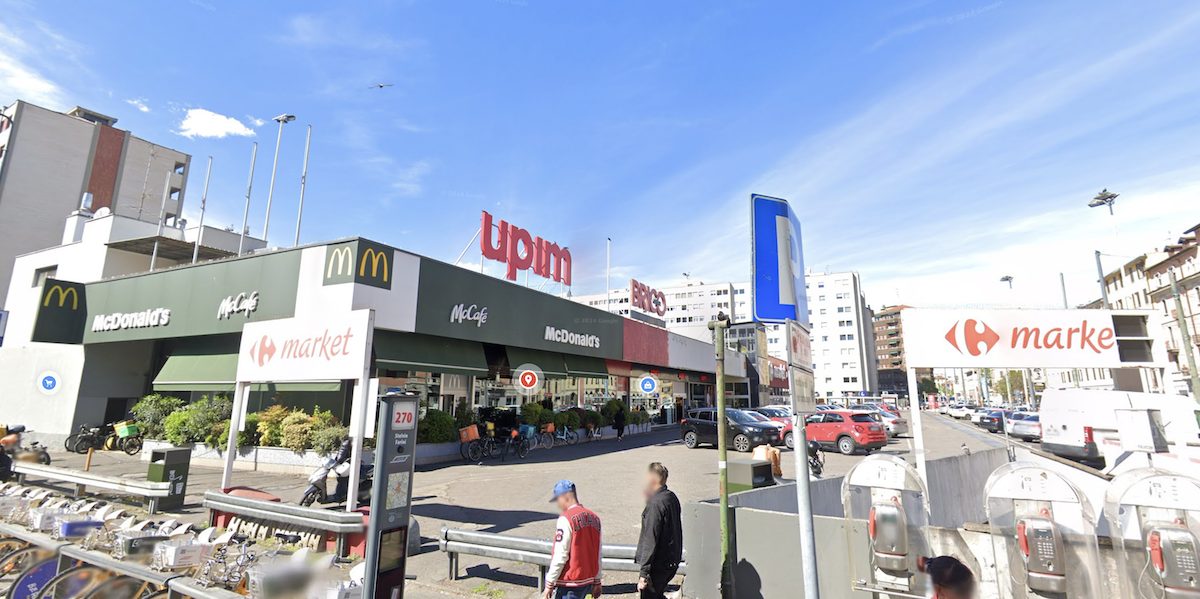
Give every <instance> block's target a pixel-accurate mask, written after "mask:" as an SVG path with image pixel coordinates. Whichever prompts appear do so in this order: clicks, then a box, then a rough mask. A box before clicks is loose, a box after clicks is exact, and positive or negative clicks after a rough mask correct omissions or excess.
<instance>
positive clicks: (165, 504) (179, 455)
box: [146, 447, 192, 510]
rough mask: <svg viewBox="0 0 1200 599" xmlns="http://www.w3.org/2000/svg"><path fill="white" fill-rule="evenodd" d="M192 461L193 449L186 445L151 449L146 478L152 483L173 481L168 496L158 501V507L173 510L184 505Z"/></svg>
mask: <svg viewBox="0 0 1200 599" xmlns="http://www.w3.org/2000/svg"><path fill="white" fill-rule="evenodd" d="M191 463H192V450H191V449H188V448H186V447H172V448H170V449H154V450H151V451H150V469H149V470H148V471H147V472H146V480H148V481H150V482H152V483H171V490H170V491H169V492H168V494H167V496H166V497H163V498H162V499H160V500H159V501H158V509H160V510H172V509H179V508H181V507H183V498H184V496H185V495H187V480H188V468H189V467H190V466H191Z"/></svg>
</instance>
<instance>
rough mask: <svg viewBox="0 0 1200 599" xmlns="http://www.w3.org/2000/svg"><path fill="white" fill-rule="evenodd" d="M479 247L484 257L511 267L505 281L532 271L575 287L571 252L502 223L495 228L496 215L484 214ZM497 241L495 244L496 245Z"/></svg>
mask: <svg viewBox="0 0 1200 599" xmlns="http://www.w3.org/2000/svg"><path fill="white" fill-rule="evenodd" d="M480 231H481V235H480V236H479V247H480V249H482V250H483V257H484V258H487V259H489V260H495V261H497V262H501V263H504V264H507V265H508V270H507V271H506V272H505V277H506V278H507V279H508V280H510V281H515V280H517V271H521V270H532V271H533V274H536V275H538V276H539V277H545V278H547V279H553V280H555V281H558V282H561V283H563V284H564V285H570V284H571V252H570V251H569V250H567V248H565V247H559V246H558V244H557V243H551V242H550V241H547V240H545V239H542V238H541V237H535V236H533V235H530V234H529V231H526V230H525V229H522V228H520V227H518V226H515V225H513V224H510V223H509V222H508V221H504V220H501V221H500V224H499V225H493V224H492V215H491V214H488V212H487V211H486V210H484V211H483V222H482V224H481V225H480ZM493 240H494V241H493Z"/></svg>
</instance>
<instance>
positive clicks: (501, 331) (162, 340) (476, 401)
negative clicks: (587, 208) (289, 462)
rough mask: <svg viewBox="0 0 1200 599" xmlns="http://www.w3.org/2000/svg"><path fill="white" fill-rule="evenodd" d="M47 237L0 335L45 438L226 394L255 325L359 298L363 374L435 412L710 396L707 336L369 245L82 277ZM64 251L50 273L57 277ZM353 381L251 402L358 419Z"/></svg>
mask: <svg viewBox="0 0 1200 599" xmlns="http://www.w3.org/2000/svg"><path fill="white" fill-rule="evenodd" d="M85 242H86V240H85ZM111 245H112V244H111V243H110V244H108V246H109V247H111ZM62 247H65V246H62ZM58 249H61V247H60V248H58ZM55 250H56V248H51V249H49V250H46V251H45V253H44V254H38V253H35V254H33V255H30V256H26V257H22V258H19V259H18V260H17V263H16V267H15V269H14V275H13V280H12V281H11V282H10V293H9V296H8V302H7V305H6V306H5V308H6V309H7V311H8V312H9V313H10V316H11V318H10V322H9V326H8V330H7V333H6V336H5V339H4V345H3V346H2V347H0V398H2V399H0V401H2V402H3V404H4V409H5V418H6V420H7V421H8V422H10V423H21V424H25V425H26V426H28V427H29V428H30V429H31V430H33V431H37V432H38V433H41V434H42V435H45V436H47V437H53V436H65V435H66V434H68V433H69V432H70V431H72V430H74V429H76V428H78V427H79V426H80V425H81V424H84V423H92V424H97V423H102V422H113V421H116V420H119V419H121V418H123V417H124V416H125V415H126V414H127V413H128V410H129V408H130V407H131V406H132V405H133V404H134V403H135V402H136V401H137V400H138V399H139V398H141V397H143V396H145V395H147V394H150V393H161V394H169V395H173V396H177V397H180V398H182V399H185V400H193V401H194V400H195V399H198V398H199V397H201V396H203V395H213V394H230V393H232V392H233V390H234V388H235V384H236V376H237V370H238V368H239V360H245V359H247V358H246V356H241V355H240V353H243V352H242V350H241V349H240V348H242V335H243V330H244V328H245V327H246V326H247V325H250V324H254V323H264V322H267V321H275V320H280V319H292V318H306V319H308V320H313V319H316V320H318V321H319V320H320V319H329V320H330V321H336V320H337V319H338V318H339V317H340V316H344V315H348V314H350V313H352V312H355V311H364V310H369V311H370V313H371V314H372V318H371V322H372V324H371V327H372V329H371V334H370V335H369V336H368V337H369V340H368V342H369V348H370V351H369V369H370V375H371V377H372V378H377V379H378V381H379V385H380V388H381V389H382V390H386V389H408V390H413V391H417V392H419V393H421V394H422V397H423V398H424V400H425V405H426V406H428V407H436V408H440V409H443V410H446V411H454V410H458V409H463V407H472V408H479V407H485V406H489V407H497V408H514V409H515V408H518V407H519V406H520V405H521V404H522V403H524V402H527V401H541V402H552V403H553V404H554V406H555V407H556V408H560V409H561V408H566V407H573V406H582V407H594V406H598V405H602V404H603V403H604V402H605V401H607V400H608V399H613V398H615V399H622V400H625V401H627V402H628V401H630V400H632V399H635V398H636V399H637V400H638V402H639V403H638V405H641V406H644V407H646V408H648V409H649V411H651V412H652V413H657V412H660V411H664V412H665V413H664V418H671V417H673V416H674V415H675V414H677V413H678V410H679V409H681V408H684V407H690V406H697V405H705V404H708V403H709V402H711V401H713V398H714V390H713V384H714V379H715V377H714V370H715V369H714V360H713V356H714V351H713V348H712V345H711V344H707V343H704V342H701V341H697V340H694V339H690V338H687V337H683V336H679V335H676V334H673V333H669V332H668V331H666V330H665V329H661V328H658V327H654V326H652V325H650V324H646V323H643V322H640V321H636V320H631V319H627V318H624V317H622V316H619V315H613V314H609V313H607V312H604V311H603V310H599V309H596V308H592V307H589V306H586V305H583V304H579V303H576V302H574V301H571V300H569V299H566V298H561V297H557V296H554V295H550V294H547V293H543V292H540V291H537V290H534V289H530V288H527V287H524V286H522V285H519V284H516V283H512V282H509V281H506V280H502V279H497V278H493V277H490V276H486V275H483V274H480V273H478V272H475V271H471V270H466V269H463V268H459V267H456V266H453V265H450V264H447V263H444V262H441V261H438V260H434V259H431V258H427V257H423V256H419V255H416V254H413V253H410V252H407V251H404V250H402V249H398V248H394V247H391V246H388V245H386V244H383V243H380V242H377V241H372V240H368V239H363V238H351V239H344V240H338V241H334V242H329V243H320V244H312V245H307V246H301V247H296V248H289V249H279V250H257V251H254V252H251V253H248V254H244V255H242V256H236V255H233V256H228V257H223V258H215V259H210V260H207V261H199V262H198V263H195V264H186V263H185V264H175V265H171V266H168V267H166V268H161V269H157V270H154V271H150V272H132V273H129V274H123V275H120V276H113V277H109V278H100V277H95V279H98V280H86V277H78V278H82V279H85V280H75V281H72V280H68V278H67V277H66V276H64V275H62V274H61V273H64V272H66V271H68V270H69V269H65V268H64V267H63V264H62V262H61V261H60V258H59V257H58V256H59V254H55V253H54V252H55ZM96 251H97V252H100V253H103V251H104V247H99V248H97V249H96ZM39 261H40V262H39ZM55 261H58V262H57V264H58V267H57V271H56V272H47V271H46V268H47V266H45V264H48V263H55ZM114 263H115V261H114ZM141 269H144V267H141ZM103 270H105V271H111V269H110V268H109V265H106V266H104V268H103ZM39 273H42V275H41V276H39ZM29 281H33V282H34V285H33V286H32V287H31V286H29ZM355 339H356V342H359V341H360V340H358V339H357V337H356V338H355ZM318 345H320V344H318ZM274 347H275V346H272V347H271V351H272V352H274V351H275V349H274ZM285 349H286V348H283V347H282V346H280V351H285ZM325 349H326V348H325V346H323V345H321V346H320V351H325ZM264 351H265V350H264ZM260 357H261V356H260ZM518 369H533V370H535V371H536V372H537V373H538V379H539V386H538V388H537V390H536V393H533V394H530V393H529V390H528V389H519V388H518V384H517V383H516V382H515V381H514V372H516V371H518ZM726 372H727V376H729V377H730V379H731V380H739V379H740V378H741V377H744V376H745V365H744V359H743V358H742V356H740V355H739V354H737V353H735V352H731V353H730V354H729V355H728V357H727V360H726ZM646 375H652V376H654V377H656V379H657V380H658V382H659V385H658V388H657V391H656V392H655V393H653V394H650V395H647V394H641V393H640V391H639V390H638V386H637V385H636V384H635V385H632V388H633V390H632V393H631V384H630V381H631V380H632V381H635V382H636V381H638V380H640V379H641V378H642V377H644V376H646ZM356 384H357V383H356V382H355V379H344V380H338V379H330V380H306V381H303V382H295V381H280V382H263V383H256V384H255V385H253V387H252V388H251V389H250V391H249V392H248V397H247V399H246V402H247V403H246V405H247V406H248V410H249V411H251V412H254V411H259V410H263V409H266V408H267V407H270V406H272V405H284V406H287V407H296V408H302V409H305V410H308V411H311V410H312V409H313V408H315V407H320V408H322V409H326V410H330V411H332V412H333V413H334V414H335V415H336V416H338V417H340V418H342V419H343V421H348V420H349V412H350V405H351V402H352V401H353V396H354V387H355V385H356Z"/></svg>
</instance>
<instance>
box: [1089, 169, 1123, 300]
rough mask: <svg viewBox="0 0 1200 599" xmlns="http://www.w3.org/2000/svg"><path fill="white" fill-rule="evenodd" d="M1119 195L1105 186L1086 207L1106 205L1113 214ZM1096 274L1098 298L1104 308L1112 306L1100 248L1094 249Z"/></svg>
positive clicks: (1109, 213) (1109, 212) (1112, 214)
mask: <svg viewBox="0 0 1200 599" xmlns="http://www.w3.org/2000/svg"><path fill="white" fill-rule="evenodd" d="M1120 195H1121V194H1119V193H1113V192H1111V191H1109V190H1108V188H1107V187H1106V188H1104V189H1102V190H1100V193H1098V194H1096V197H1094V198H1092V199H1091V201H1089V202H1088V208H1099V207H1101V206H1107V207H1108V215H1109V216H1115V215H1116V213H1115V212H1113V204H1115V203H1116V201H1117V197H1118V196H1120ZM1113 222H1116V221H1113ZM1113 233H1114V237H1115V234H1116V229H1115V228H1114V229H1113ZM1096 274H1097V275H1099V277H1100V300H1101V301H1102V302H1103V303H1104V309H1105V310H1108V309H1109V308H1111V307H1112V306H1111V305H1109V303H1108V285H1106V284H1105V282H1104V266H1103V265H1102V264H1101V263H1100V250H1096Z"/></svg>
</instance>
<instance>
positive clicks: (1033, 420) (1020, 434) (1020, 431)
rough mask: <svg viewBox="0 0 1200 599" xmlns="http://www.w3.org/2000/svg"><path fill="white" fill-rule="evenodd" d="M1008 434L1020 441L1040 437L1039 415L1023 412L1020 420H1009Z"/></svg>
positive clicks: (1040, 424)
mask: <svg viewBox="0 0 1200 599" xmlns="http://www.w3.org/2000/svg"><path fill="white" fill-rule="evenodd" d="M1009 434H1010V435H1012V436H1014V437H1016V438H1018V439H1021V440H1022V441H1033V440H1034V439H1041V438H1042V423H1041V417H1039V416H1038V415H1037V414H1023V415H1022V416H1021V419H1020V420H1017V419H1013V420H1009Z"/></svg>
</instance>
